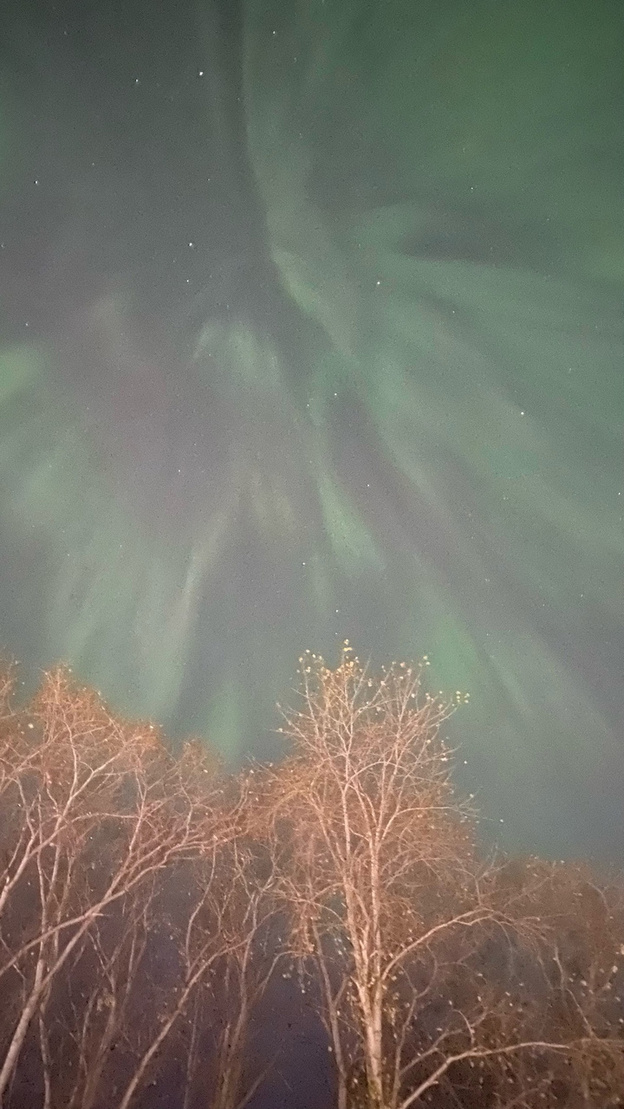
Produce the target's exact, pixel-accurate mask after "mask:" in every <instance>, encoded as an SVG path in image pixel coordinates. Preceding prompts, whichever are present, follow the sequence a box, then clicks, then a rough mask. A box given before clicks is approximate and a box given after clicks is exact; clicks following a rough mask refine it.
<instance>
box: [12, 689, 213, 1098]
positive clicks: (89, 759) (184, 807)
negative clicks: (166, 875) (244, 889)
mask: <svg viewBox="0 0 624 1109" xmlns="http://www.w3.org/2000/svg"><path fill="white" fill-rule="evenodd" d="M0 739H1V742H2V748H1V751H0V758H1V762H0V801H1V802H2V806H1V818H0V819H1V827H0V842H1V844H2V850H3V868H2V873H1V875H0V883H1V885H0V988H1V989H2V990H3V997H4V998H5V999H6V1001H5V1010H4V1012H5V1014H6V1017H5V1022H4V1028H3V1030H2V1033H3V1035H2V1040H3V1056H2V1062H1V1064H0V1102H1V1100H2V1098H3V1096H4V1094H5V1092H6V1090H7V1087H8V1084H9V1082H10V1080H11V1077H12V1075H13V1074H14V1072H15V1068H16V1066H17V1063H18V1060H19V1057H20V1053H21V1051H22V1049H23V1047H24V1045H25V1043H26V1040H27V1037H28V1035H29V1033H30V1031H31V1026H32V1024H33V1021H34V1020H35V1018H36V1017H39V1036H38V1042H39V1046H40V1050H41V1066H42V1073H43V1076H44V1085H45V1089H46V1093H45V1099H46V1104H49V1103H50V1098H51V1090H50V1074H51V1063H50V1058H49V1036H48V1033H47V1032H46V1021H45V1014H46V1011H47V1010H48V1009H49V1006H50V1004H51V991H52V988H53V986H54V985H55V983H56V982H58V981H60V977H61V976H62V975H63V974H64V973H66V972H67V971H68V969H69V968H70V967H71V966H72V965H74V966H75V965H76V964H77V963H78V962H79V961H80V959H81V958H82V957H83V955H84V952H85V951H86V949H87V948H90V949H91V950H92V951H94V950H97V949H98V946H97V945H98V939H97V935H96V933H98V930H101V928H102V921H103V920H104V919H105V918H106V916H107V914H110V913H113V912H114V911H115V910H116V909H118V908H119V907H120V906H121V903H122V902H124V901H125V902H126V903H127V904H129V903H130V901H131V900H132V898H133V897H135V896H136V897H138V898H139V901H140V897H141V895H142V893H143V891H144V890H146V889H149V888H150V887H151V883H152V882H153V880H154V877H155V876H157V875H158V874H160V873H161V872H162V871H163V870H164V869H165V868H166V867H167V866H169V865H170V864H172V862H174V861H175V860H178V859H181V858H185V857H191V856H192V855H194V854H197V853H198V852H199V851H200V850H201V849H203V846H204V844H205V839H206V809H205V806H202V804H201V803H200V794H199V793H198V792H197V791H196V792H195V793H193V791H192V789H191V788H190V779H189V778H188V775H187V776H186V777H185V775H184V773H183V771H182V769H181V767H180V765H179V764H178V763H177V762H176V761H175V760H174V759H172V758H171V757H170V756H169V755H168V754H167V752H166V750H165V748H164V746H163V745H162V743H161V742H160V740H159V737H158V736H157V734H156V732H155V730H154V729H153V728H151V726H149V725H126V724H123V723H120V722H119V721H118V720H116V719H115V718H113V717H112V716H111V715H110V714H109V713H108V712H107V711H106V709H105V708H104V706H103V705H102V704H101V702H100V700H99V698H98V697H97V696H96V694H95V693H93V692H92V691H89V690H86V689H78V688H75V687H73V686H72V684H71V681H70V678H69V675H68V674H67V672H66V671H63V670H57V671H56V672H54V673H53V674H49V675H47V676H46V678H45V681H44V683H43V686H42V688H41V690H40V691H39V693H38V694H37V696H36V697H35V699H34V701H33V703H32V705H31V706H30V707H29V708H28V710H27V711H24V712H19V713H15V714H14V715H13V716H11V715H9V716H8V717H7V716H6V714H5V719H4V720H3V726H2V729H1V732H0ZM99 934H100V935H101V931H100V933H99Z"/></svg>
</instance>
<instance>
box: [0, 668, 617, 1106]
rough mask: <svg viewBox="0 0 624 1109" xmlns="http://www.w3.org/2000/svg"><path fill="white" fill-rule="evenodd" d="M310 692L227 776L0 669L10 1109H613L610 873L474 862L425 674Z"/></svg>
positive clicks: (440, 709) (54, 677)
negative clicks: (281, 743)
mask: <svg viewBox="0 0 624 1109" xmlns="http://www.w3.org/2000/svg"><path fill="white" fill-rule="evenodd" d="M423 665H426V662H425V663H424V664H423ZM301 678H302V682H301V691H300V700H299V704H298V705H296V706H295V707H294V708H293V709H292V710H290V711H288V712H286V713H285V714H284V717H283V726H282V729H281V730H282V732H283V733H284V735H285V737H286V738H287V740H288V742H289V744H290V747H289V753H288V755H287V757H286V758H285V759H284V760H283V761H282V762H280V763H279V764H278V765H275V766H264V767H262V766H258V767H252V768H249V767H247V768H245V769H243V770H242V771H241V772H240V773H237V774H232V773H226V772H225V770H224V769H223V768H222V767H221V766H220V764H219V762H218V760H216V759H215V758H214V757H213V756H212V755H211V754H210V753H209V752H208V751H207V750H206V748H205V747H204V746H203V745H202V744H200V743H188V744H186V745H185V746H184V748H183V749H182V751H181V752H180V753H179V754H178V755H177V756H174V755H173V754H172V753H171V752H170V750H169V748H168V746H167V744H166V742H165V741H164V739H163V737H162V736H161V735H160V734H159V733H158V730H157V729H156V728H155V727H154V726H153V725H149V724H136V723H128V722H126V721H123V720H121V719H119V718H118V717H116V716H115V715H113V714H111V713H110V712H109V711H108V710H107V709H106V707H105V706H104V705H103V704H102V702H101V701H100V699H99V697H98V696H97V695H96V694H95V693H94V692H93V691H92V690H89V689H85V688H82V687H79V686H77V685H76V684H75V683H74V682H73V681H72V678H71V675H70V674H69V673H68V672H67V671H65V670H63V669H59V670H57V671H56V672H53V673H50V674H48V675H46V676H45V678H44V681H43V683H42V685H41V688H40V689H39V691H38V692H37V693H36V695H35V696H34V698H33V699H32V701H31V702H30V703H29V704H28V705H26V706H19V705H17V704H16V702H15V700H14V697H13V693H14V685H15V672H14V670H13V668H11V667H8V668H6V669H5V671H4V672H3V677H2V682H1V689H0V997H1V999H2V1005H1V1007H0V1106H1V1107H2V1109H22V1107H26V1106H27V1107H29V1109H129V1107H132V1109H151V1107H154V1109H155V1107H159V1109H161V1107H165V1106H167V1107H168V1106H170V1107H171V1109H242V1107H243V1106H245V1105H249V1106H250V1109H254V1107H259V1106H261V1105H262V1106H269V1105H271V1106H277V1105H280V1104H281V1105H288V1106H289V1107H291V1109H294V1107H295V1106H298V1105H301V1106H308V1107H309V1109H356V1107H358V1109H409V1107H411V1106H413V1107H414V1109H416V1107H421V1106H428V1107H432V1109H446V1107H456V1109H477V1107H479V1109H512V1107H518V1109H538V1107H554V1106H565V1107H568V1109H577V1107H578V1109H581V1107H589V1106H593V1107H596V1109H607V1107H608V1106H620V1105H624V1097H623V1096H622V1092H621V1091H623V1090H624V1052H623V1047H624V1035H623V1031H622V1030H623V1028H624V1004H623V997H624V994H623V990H624V896H623V894H624V889H623V887H622V885H621V884H620V882H619V880H616V879H605V878H604V877H598V876H597V875H594V874H593V873H592V872H591V871H590V869H589V868H588V867H586V866H584V865H580V864H571V863H565V864H564V863H556V864H555V863H551V862H546V861H543V860H540V859H538V858H533V857H531V858H523V859H512V858H509V857H502V856H498V855H493V854H492V853H491V852H490V853H488V852H486V851H485V850H484V849H480V848H479V845H478V842H477V836H476V832H475V813H474V811H473V809H472V807H471V805H470V804H469V803H468V802H467V801H466V800H465V799H463V798H462V797H460V796H459V795H458V794H457V793H456V792H455V790H454V788H453V782H452V752H450V751H449V750H448V748H447V746H446V745H445V742H444V738H443V735H442V732H441V728H442V727H443V724H444V721H445V720H446V719H447V717H448V715H449V713H450V712H452V711H453V707H454V706H453V704H451V703H448V702H444V701H443V700H442V699H440V698H439V697H434V696H432V695H430V694H428V693H427V692H426V690H425V688H424V685H423V683H422V680H421V679H422V666H419V667H415V668H413V669H412V668H409V667H407V666H405V665H400V666H399V665H395V664H393V665H392V666H391V667H390V668H389V669H387V670H382V672H381V673H380V674H379V675H376V676H375V675H372V674H369V673H368V671H367V670H366V668H364V667H362V666H361V665H360V663H359V662H358V660H357V659H356V658H354V657H353V656H352V654H351V652H350V649H349V648H348V646H345V648H344V652H343V657H342V662H341V664H340V665H339V666H338V667H337V669H335V670H330V669H329V668H327V667H326V666H325V664H324V663H323V660H322V659H320V658H317V657H316V656H314V655H306V656H304V657H303V658H302V659H301ZM455 700H456V701H457V700H461V698H460V697H459V695H457V697H456V698H455Z"/></svg>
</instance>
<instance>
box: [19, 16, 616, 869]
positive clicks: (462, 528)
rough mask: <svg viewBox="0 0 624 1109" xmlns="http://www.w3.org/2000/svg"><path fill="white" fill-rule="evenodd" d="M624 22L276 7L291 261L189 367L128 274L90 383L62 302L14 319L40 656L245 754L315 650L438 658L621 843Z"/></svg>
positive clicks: (534, 810) (554, 839)
mask: <svg viewBox="0 0 624 1109" xmlns="http://www.w3.org/2000/svg"><path fill="white" fill-rule="evenodd" d="M623 29H624V28H623V20H622V10H621V5H620V4H619V3H610V2H608V0H565V2H564V0H561V2H554V3H549V4H545V3H544V2H543V0H524V2H523V3H522V4H502V3H499V2H495V0H473V2H471V3H470V4H467V3H460V2H459V0H458V2H457V3H446V4H441V3H440V2H439V0H436V2H431V3H427V2H418V3H414V2H413V0H411V2H407V0H389V2H388V3H384V4H380V3H379V2H378V0H375V2H372V0H358V2H357V3H355V2H354V3H349V2H347V0H289V2H288V3H284V2H283V0H279V2H278V0H246V3H245V4H244V39H243V51H242V55H243V75H242V88H243V91H244V96H243V103H244V110H245V121H244V122H245V127H246V142H247V152H246V154H247V159H248V164H249V166H250V167H251V170H252V171H253V176H254V181H255V186H256V188H257V190H258V193H257V195H258V197H259V199H260V202H261V209H262V212H263V215H264V227H260V228H259V229H257V233H258V235H259V236H260V237H261V239H262V242H263V244H264V247H265V248H266V251H267V256H268V257H269V256H270V259H272V262H273V264H274V267H275V270H274V272H275V277H276V280H275V288H274V289H273V290H271V289H269V292H268V293H267V294H266V295H265V294H264V293H263V296H264V297H265V299H264V300H263V301H262V302H261V303H262V304H264V303H266V305H267V308H266V311H265V312H264V314H263V313H262V311H261V309H258V308H257V306H256V307H255V309H254V311H253V312H252V311H246V310H245V301H244V296H243V299H242V300H241V298H240V296H239V299H238V301H237V305H238V307H237V308H236V309H234V310H232V311H231V312H229V314H228V312H227V311H226V312H225V313H224V312H223V311H221V310H219V311H216V310H215V311H213V310H212V308H211V296H213V294H212V293H211V292H210V288H211V287H210V286H208V292H207V293H206V294H205V300H204V301H203V302H201V301H200V303H203V304H204V305H205V310H204V309H202V310H204V316H205V319H204V321H203V322H202V324H201V325H200V326H199V328H198V329H197V332H196V333H195V334H194V335H191V336H190V338H189V342H191V343H192V345H193V349H194V353H193V357H192V358H191V359H189V360H188V362H186V363H184V362H183V361H181V362H180V364H179V365H178V366H176V368H175V374H174V372H173V371H170V370H168V368H167V367H166V365H165V368H163V365H162V364H161V365H160V367H159V368H158V370H157V371H156V370H152V368H151V362H150V356H149V355H145V356H144V355H143V353H142V348H141V344H140V340H139V339H137V340H136V341H135V340H133V339H132V338H130V339H128V332H129V330H130V324H129V323H128V321H131V319H132V312H133V308H132V304H131V296H130V292H128V290H127V287H125V286H124V285H123V284H121V283H120V285H119V288H118V290H116V291H115V290H113V292H110V291H107V292H106V293H103V294H101V295H100V296H98V297H96V298H94V301H93V304H92V305H91V307H90V310H89V311H90V315H89V327H90V332H89V334H90V335H91V336H93V335H95V336H96V337H97V343H96V345H97V349H98V358H99V360H100V361H99V363H98V364H99V365H103V366H105V367H106V368H107V369H106V373H105V374H104V376H103V378H101V379H98V382H97V388H95V387H94V388H93V390H92V393H88V391H83V390H82V389H78V388H75V386H74V382H73V379H71V378H68V376H67V374H66V373H65V372H64V367H63V352H62V349H61V348H59V345H58V344H55V343H54V342H52V341H51V340H50V341H48V340H47V336H46V333H45V329H43V330H42V333H41V334H40V335H38V336H37V339H36V341H34V342H25V341H19V342H18V341H13V342H12V343H11V345H8V344H7V345H6V346H5V349H4V351H3V352H2V355H1V363H0V522H1V526H2V533H3V535H4V539H3V542H2V548H1V549H0V553H1V554H2V558H3V565H4V567H5V585H4V588H3V596H2V600H1V603H0V615H1V616H2V619H3V622H4V625H5V627H6V628H7V636H6V638H7V647H8V648H9V649H11V650H16V651H18V652H19V653H20V654H21V656H22V657H23V658H24V659H25V661H26V662H27V663H28V664H29V666H30V667H31V668H36V667H40V666H45V665H49V664H50V663H51V662H52V661H54V660H56V659H58V658H63V659H66V660H68V661H69V662H70V663H71V664H72V665H73V667H74V668H75V669H76V671H78V672H79V673H80V674H81V675H82V676H84V678H85V679H86V680H88V681H90V682H93V683H94V684H95V685H96V687H97V688H98V689H101V690H102V691H103V692H104V693H105V695H106V696H107V697H108V698H109V699H110V700H111V701H112V702H113V703H114V704H116V705H118V706H119V707H120V708H121V709H122V710H124V711H129V712H132V713H138V714H148V715H150V716H151V717H153V718H156V719H158V720H160V721H163V722H164V723H165V724H166V725H167V726H168V727H170V728H172V729H173V730H174V731H176V732H177V733H180V732H181V731H187V730H194V731H199V732H200V733H201V734H204V735H207V736H209V737H210V738H211V739H212V741H213V742H216V743H217V744H218V745H219V746H220V747H221V749H222V750H223V751H224V752H226V753H227V754H228V755H231V756H232V757H233V756H235V755H236V753H238V752H241V751H243V750H246V749H250V748H251V749H255V750H256V752H257V753H259V754H262V752H263V750H265V749H267V748H265V747H263V746H262V742H263V741H262V740H261V739H260V738H259V737H261V736H262V735H263V733H264V730H265V729H266V728H267V727H270V726H271V725H272V724H273V723H274V722H275V718H274V716H273V714H272V706H273V704H274V702H275V701H276V700H277V699H286V697H287V691H288V688H289V686H290V685H291V684H292V680H293V674H294V669H295V666H296V659H297V657H298V655H299V654H300V653H301V651H302V649H303V648H305V647H310V648H311V649H312V650H319V651H321V652H323V653H324V654H326V656H327V657H328V659H330V660H331V659H332V658H333V657H334V656H335V655H336V645H337V644H338V643H339V642H340V641H341V640H342V639H343V638H344V637H349V638H350V640H351V641H352V642H353V643H354V645H355V647H356V650H357V651H358V653H359V654H360V655H361V656H364V657H367V656H368V655H369V654H372V656H373V657H374V659H377V660H380V661H383V660H384V659H385V660H388V659H391V658H400V659H411V658H414V657H417V656H419V655H421V654H422V653H423V652H427V653H428V655H429V657H430V658H431V660H432V673H433V674H434V675H435V680H436V682H437V683H439V684H440V685H441V686H443V687H445V688H446V689H449V690H451V691H453V690H454V689H455V688H458V689H462V690H469V691H470V696H471V703H470V706H469V707H467V708H464V709H462V710H461V713H460V714H459V716H458V717H457V727H456V729H455V731H456V734H457V736H458V737H459V739H460V740H461V742H462V745H463V749H464V751H463V754H464V755H465V757H466V758H467V760H468V770H467V775H468V778H467V780H468V781H470V782H471V783H474V784H475V785H476V788H478V789H480V790H481V789H482V791H483V799H482V804H483V806H484V807H485V809H486V811H489V812H490V813H491V814H492V815H493V816H495V817H496V818H498V815H499V814H500V813H502V814H503V815H504V816H505V817H506V818H507V820H508V823H509V825H510V827H511V829H512V832H510V835H513V837H514V839H515V841H516V842H520V843H526V844H527V845H529V846H533V845H537V846H538V847H540V848H542V849H544V848H545V849H552V850H556V851H558V852H561V853H563V851H564V849H565V848H566V845H570V844H571V845H572V846H573V847H575V846H576V848H578V846H579V845H580V846H581V847H583V846H584V845H587V844H590V845H591V842H590V841H591V833H590V830H589V829H590V825H591V813H585V814H583V812H582V811H579V806H581V807H582V798H583V796H584V795H585V791H586V790H587V789H589V793H590V795H592V796H594V797H596V796H598V794H599V793H600V790H601V789H603V788H607V787H603V784H602V783H603V779H606V777H607V776H609V775H613V774H614V773H615V769H614V768H615V767H616V766H617V767H618V768H620V769H621V766H622V762H621V749H620V744H621V735H619V734H618V731H617V727H618V714H619V712H620V711H621V705H622V701H621V682H620V683H619V686H618V678H617V675H618V664H617V654H618V651H619V654H620V658H621V653H622V646H623V644H624V637H623V634H622V627H623V624H622V620H623V616H624V592H623V589H622V568H623V565H624V536H623V527H622V520H623V514H624V505H623V503H622V502H623V501H624V479H623V475H622V459H623V457H624V456H623V454H622V439H623V436H622V429H623V427H624V387H623V371H624V339H623V331H622V306H623V301H622V291H623V285H624V218H623V214H624V205H623V204H622V182H623V181H624V174H623V170H624V158H623V142H624V128H623V122H624V119H623V116H624V111H623V104H624V101H623V92H624V89H623V74H624V67H623V66H622V51H621V43H622V41H623V40H622V30H623ZM8 104H9V108H10V107H11V101H10V100H9V101H8ZM206 111H207V113H208V107H207V108H206ZM68 126H69V124H68ZM3 131H4V138H5V140H6V139H7V136H8V138H9V140H10V141H9V142H8V144H7V142H6V141H5V142H3V143H2V144H1V146H2V150H4V151H5V152H6V151H7V150H8V153H5V154H4V157H5V158H6V159H7V162H8V161H10V158H11V150H16V149H19V141H20V140H19V135H18V134H17V123H16V122H15V123H14V122H13V118H12V116H11V111H10V110H9V111H8V113H7V118H6V119H5V124H4V128H3ZM180 174H181V180H182V170H180ZM4 179H5V187H6V189H7V190H10V188H11V187H13V186H12V185H11V173H10V172H9V168H8V166H5V174H4ZM206 205H207V208H208V207H209V205H210V199H209V190H208V188H207V199H206ZM242 249H243V250H244V249H245V243H244V238H243V246H242ZM208 276H209V275H208V274H206V281H207V282H208ZM256 294H258V295H259V293H258V290H257V289H255V290H254V296H255V295H256ZM271 298H272V299H271ZM241 305H242V306H241ZM282 306H286V308H283V307H282ZM286 310H288V312H290V318H289V319H288V320H286V322H284V320H285V317H284V316H283V315H280V313H282V312H283V311H286ZM272 312H273V314H272ZM285 335H286V338H284V336H285ZM92 341H93V342H94V343H95V342H96V340H92ZM87 357H88V355H85V358H87ZM143 361H144V362H145V363H146V364H148V369H147V370H145V371H143V369H141V366H142V365H143ZM139 364H141V365H139ZM137 367H138V368H137ZM141 374H143V376H141ZM107 375H108V376H107ZM84 376H85V378H90V371H88V370H86V369H85V373H84ZM134 377H136V380H137V382H138V383H139V384H138V386H137V390H138V391H134V392H133V387H132V379H133V378H134ZM93 380H94V381H95V374H94V375H93ZM128 381H130V384H128ZM142 382H147V383H148V385H149V388H150V389H152V388H153V389H154V390H155V391H156V392H157V393H158V400H157V404H156V409H157V411H156V415H155V416H154V415H153V412H152V409H153V407H154V405H153V403H152V399H151V397H150V400H149V403H148V402H147V401H146V400H145V399H140V398H141V397H143V398H145V389H143V386H142V384H141V383H142ZM139 394H140V395H139ZM137 397H139V399H137ZM174 408H175V413H174V412H173V410H174ZM129 412H130V413H131V414H134V415H133V416H132V418H131V416H130V415H128V413H129ZM150 413H151V415H150ZM180 413H181V415H180ZM185 413H188V419H187V418H186V416H185V415H184V414H185ZM135 417H136V418H135ZM159 421H160V422H159ZM163 444H165V445H166V449H165V446H164V445H163ZM619 669H621V667H620V668H619ZM592 781H593V783H594V785H593V786H591V787H590V786H588V783H590V782H592ZM592 789H593V790H594V793H593V794H592V793H591V790H592ZM607 804H608V803H607ZM610 811H611V810H610ZM602 834H603V835H604V832H603V833H602Z"/></svg>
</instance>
